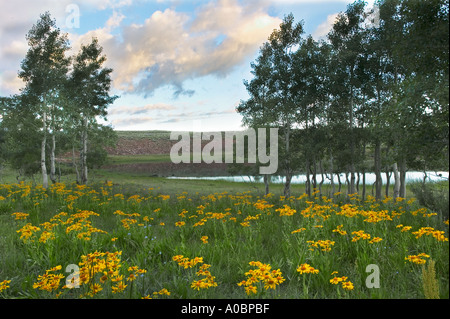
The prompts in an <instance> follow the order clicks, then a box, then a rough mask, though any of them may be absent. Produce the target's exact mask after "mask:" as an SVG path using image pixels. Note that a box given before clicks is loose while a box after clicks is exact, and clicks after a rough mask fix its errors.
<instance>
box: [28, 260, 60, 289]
mask: <svg viewBox="0 0 450 319" xmlns="http://www.w3.org/2000/svg"><path fill="white" fill-rule="evenodd" d="M61 268H62V267H61V266H56V267H53V268H51V269H48V270H46V271H45V274H44V275H42V276H41V275H39V276H38V281H37V282H36V283H34V284H33V288H34V289H39V290H45V291H48V292H52V291H54V290H56V289H58V288H59V284H60V281H61V279H63V278H64V275H62V274H54V273H53V272H55V271H58V270H61Z"/></svg>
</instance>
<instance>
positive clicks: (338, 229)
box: [333, 225, 347, 236]
mask: <svg viewBox="0 0 450 319" xmlns="http://www.w3.org/2000/svg"><path fill="white" fill-rule="evenodd" d="M343 227H344V225H339V226H337V227H336V229H333V233H339V235H342V236H344V235H347V232H346V231H345V230H342V228H343Z"/></svg>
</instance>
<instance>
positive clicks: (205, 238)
mask: <svg viewBox="0 0 450 319" xmlns="http://www.w3.org/2000/svg"><path fill="white" fill-rule="evenodd" d="M200 240H201V241H202V242H203V243H204V244H207V243H208V236H202V238H200Z"/></svg>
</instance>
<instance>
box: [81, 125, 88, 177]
mask: <svg viewBox="0 0 450 319" xmlns="http://www.w3.org/2000/svg"><path fill="white" fill-rule="evenodd" d="M87 130H88V119H87V117H85V119H84V128H83V132H82V134H81V154H80V156H81V184H84V185H86V184H87V182H88V167H87V142H88V132H87Z"/></svg>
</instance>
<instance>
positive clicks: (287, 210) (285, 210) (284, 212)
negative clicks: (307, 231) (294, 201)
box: [275, 205, 297, 216]
mask: <svg viewBox="0 0 450 319" xmlns="http://www.w3.org/2000/svg"><path fill="white" fill-rule="evenodd" d="M275 211H276V212H279V213H280V216H292V215H294V214H295V213H296V212H297V211H296V210H295V209H293V208H291V207H289V206H288V205H284V206H283V207H282V208H277V209H275Z"/></svg>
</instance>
